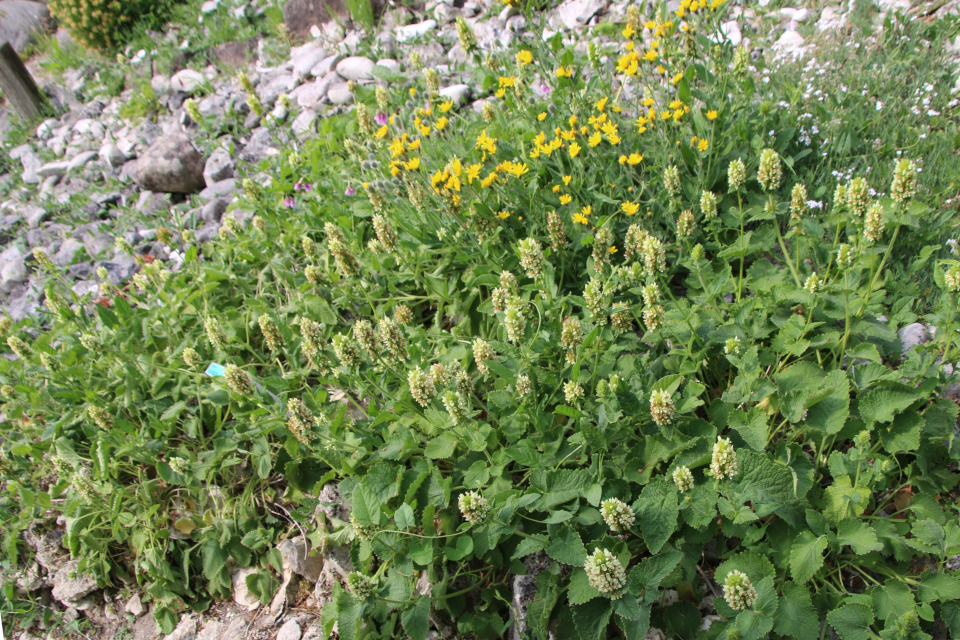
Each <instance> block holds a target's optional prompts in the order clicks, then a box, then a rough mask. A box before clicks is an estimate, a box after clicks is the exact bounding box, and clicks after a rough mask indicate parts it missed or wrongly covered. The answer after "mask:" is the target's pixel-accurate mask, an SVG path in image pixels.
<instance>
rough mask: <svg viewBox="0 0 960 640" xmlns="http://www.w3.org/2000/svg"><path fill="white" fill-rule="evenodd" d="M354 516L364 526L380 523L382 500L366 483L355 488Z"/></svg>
mask: <svg viewBox="0 0 960 640" xmlns="http://www.w3.org/2000/svg"><path fill="white" fill-rule="evenodd" d="M352 499H353V517H354V518H355V519H356V521H357V522H358V523H359V524H360V525H361V526H363V527H372V526H378V525H379V524H380V501H379V500H377V498H376V496H374V495H373V493H372V492H371V491H370V490H369V489H367V487H365V486H364V485H359V486H358V487H356V488H355V489H354V490H353V498H352Z"/></svg>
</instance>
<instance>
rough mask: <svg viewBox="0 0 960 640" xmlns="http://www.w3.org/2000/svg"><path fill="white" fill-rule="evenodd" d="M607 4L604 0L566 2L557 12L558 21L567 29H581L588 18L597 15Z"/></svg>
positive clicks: (569, 0)
mask: <svg viewBox="0 0 960 640" xmlns="http://www.w3.org/2000/svg"><path fill="white" fill-rule="evenodd" d="M606 6H607V3H606V2H604V0H566V2H564V3H563V4H561V5H560V6H559V7H558V8H557V11H558V13H559V15H560V21H561V22H563V24H564V26H565V27H566V28H567V29H577V28H582V27H585V26H586V25H587V23H589V22H590V18H592V17H593V16H595V15H597V13H599V12H600V11H601V10H602V9H603V8H604V7H606Z"/></svg>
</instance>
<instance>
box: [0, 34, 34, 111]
mask: <svg viewBox="0 0 960 640" xmlns="http://www.w3.org/2000/svg"><path fill="white" fill-rule="evenodd" d="M0 89H2V90H3V95H5V96H6V97H7V100H9V101H10V104H12V105H13V108H14V109H15V110H16V112H17V113H18V114H19V115H20V117H21V118H22V119H24V120H26V121H27V122H33V121H34V120H37V119H39V117H40V115H41V111H42V109H43V96H42V95H40V90H39V89H37V83H36V82H34V81H33V78H32V77H31V76H30V72H29V71H27V68H26V67H25V66H23V61H22V60H20V56H18V55H17V52H16V51H14V50H13V47H11V46H10V43H9V42H4V43H3V46H0Z"/></svg>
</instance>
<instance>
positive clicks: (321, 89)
mask: <svg viewBox="0 0 960 640" xmlns="http://www.w3.org/2000/svg"><path fill="white" fill-rule="evenodd" d="M334 82H342V80H341V79H340V76H338V75H337V74H336V72H334V73H328V74H327V75H326V76H324V77H322V78H318V79H317V80H314V81H313V82H311V83H309V84H305V85H303V86H302V87H297V91H296V93H297V95H296V98H297V104H298V105H300V106H301V107H304V108H310V107H312V106H313V105H315V104H317V103H318V102H320V101H321V100H323V98H324V96H326V95H327V90H328V89H329V88H330V85H332V84H333V83H334ZM291 97H293V96H291Z"/></svg>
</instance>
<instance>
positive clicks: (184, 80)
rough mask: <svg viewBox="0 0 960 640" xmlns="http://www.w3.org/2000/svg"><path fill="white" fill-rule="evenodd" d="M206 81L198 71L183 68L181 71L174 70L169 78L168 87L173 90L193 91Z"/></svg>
mask: <svg viewBox="0 0 960 640" xmlns="http://www.w3.org/2000/svg"><path fill="white" fill-rule="evenodd" d="M206 82H207V79H206V78H205V77H204V75H203V74H202V73H200V72H199V71H194V70H193V69H183V70H182V71H178V72H176V73H175V74H174V75H173V77H172V78H170V87H171V88H172V89H173V90H174V91H182V92H184V93H193V92H194V91H196V90H197V89H199V88H200V87H202V86H203V85H204V84H206Z"/></svg>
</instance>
